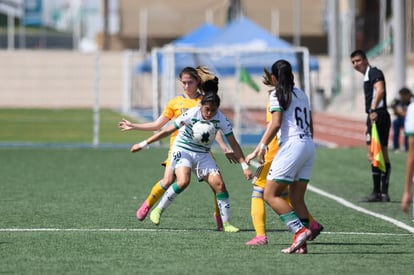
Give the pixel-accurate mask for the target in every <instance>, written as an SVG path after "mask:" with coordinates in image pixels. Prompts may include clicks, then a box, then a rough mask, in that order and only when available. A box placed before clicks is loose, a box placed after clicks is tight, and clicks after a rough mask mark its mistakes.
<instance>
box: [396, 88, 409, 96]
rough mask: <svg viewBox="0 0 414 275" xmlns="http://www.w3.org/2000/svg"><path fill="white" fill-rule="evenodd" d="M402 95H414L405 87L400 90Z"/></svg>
mask: <svg viewBox="0 0 414 275" xmlns="http://www.w3.org/2000/svg"><path fill="white" fill-rule="evenodd" d="M398 93H399V94H400V95H412V93H411V90H410V89H408V88H407V87H403V88H401V89H400V91H399V92H398Z"/></svg>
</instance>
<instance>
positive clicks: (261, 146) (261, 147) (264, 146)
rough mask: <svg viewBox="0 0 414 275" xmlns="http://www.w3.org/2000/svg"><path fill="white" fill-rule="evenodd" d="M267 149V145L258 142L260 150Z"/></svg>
mask: <svg viewBox="0 0 414 275" xmlns="http://www.w3.org/2000/svg"><path fill="white" fill-rule="evenodd" d="M267 149H269V147H267V145H265V144H263V143H261V144H260V150H261V151H267Z"/></svg>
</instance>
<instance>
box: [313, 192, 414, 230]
mask: <svg viewBox="0 0 414 275" xmlns="http://www.w3.org/2000/svg"><path fill="white" fill-rule="evenodd" d="M308 190H310V191H312V192H315V193H317V194H319V195H321V196H324V197H327V198H330V199H332V200H334V201H336V202H337V203H339V204H342V205H344V206H346V207H348V208H351V209H354V210H355V211H358V212H361V213H364V214H367V215H371V216H373V217H376V218H379V219H381V220H384V221H387V222H390V223H392V224H393V225H395V226H398V227H399V228H402V229H405V230H407V231H408V232H410V233H414V227H412V226H409V225H407V224H405V223H403V222H400V221H398V220H396V219H393V218H390V217H387V216H384V215H381V214H378V213H375V212H372V211H369V210H367V209H365V208H362V207H359V206H357V205H355V204H353V203H351V202H349V201H347V200H344V199H343V198H340V197H337V196H335V195H332V194H329V193H327V192H325V191H323V190H321V189H319V188H316V187H314V186H312V185H310V184H308Z"/></svg>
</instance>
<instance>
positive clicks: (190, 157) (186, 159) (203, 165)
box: [171, 151, 220, 181]
mask: <svg viewBox="0 0 414 275" xmlns="http://www.w3.org/2000/svg"><path fill="white" fill-rule="evenodd" d="M171 167H172V169H173V170H175V169H177V168H178V167H189V168H191V170H192V172H193V173H194V174H195V175H196V176H197V178H198V180H199V181H202V180H203V178H204V177H205V176H207V175H209V174H210V173H216V174H219V173H220V170H219V168H218V166H217V164H216V162H215V160H214V159H213V157H212V156H211V154H210V153H198V152H190V151H174V152H172V160H171Z"/></svg>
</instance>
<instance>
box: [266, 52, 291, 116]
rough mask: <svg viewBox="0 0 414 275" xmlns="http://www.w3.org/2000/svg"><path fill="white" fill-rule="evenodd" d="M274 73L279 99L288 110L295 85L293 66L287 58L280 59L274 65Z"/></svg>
mask: <svg viewBox="0 0 414 275" xmlns="http://www.w3.org/2000/svg"><path fill="white" fill-rule="evenodd" d="M272 75H274V76H275V78H276V80H277V84H276V86H275V88H276V97H277V99H278V100H279V103H280V106H281V107H282V108H283V109H284V110H286V109H287V108H289V106H290V102H291V101H292V94H293V87H294V86H295V82H294V80H293V73H292V66H291V65H290V63H289V62H288V61H286V60H283V59H281V60H278V61H276V62H275V63H274V64H273V65H272Z"/></svg>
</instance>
